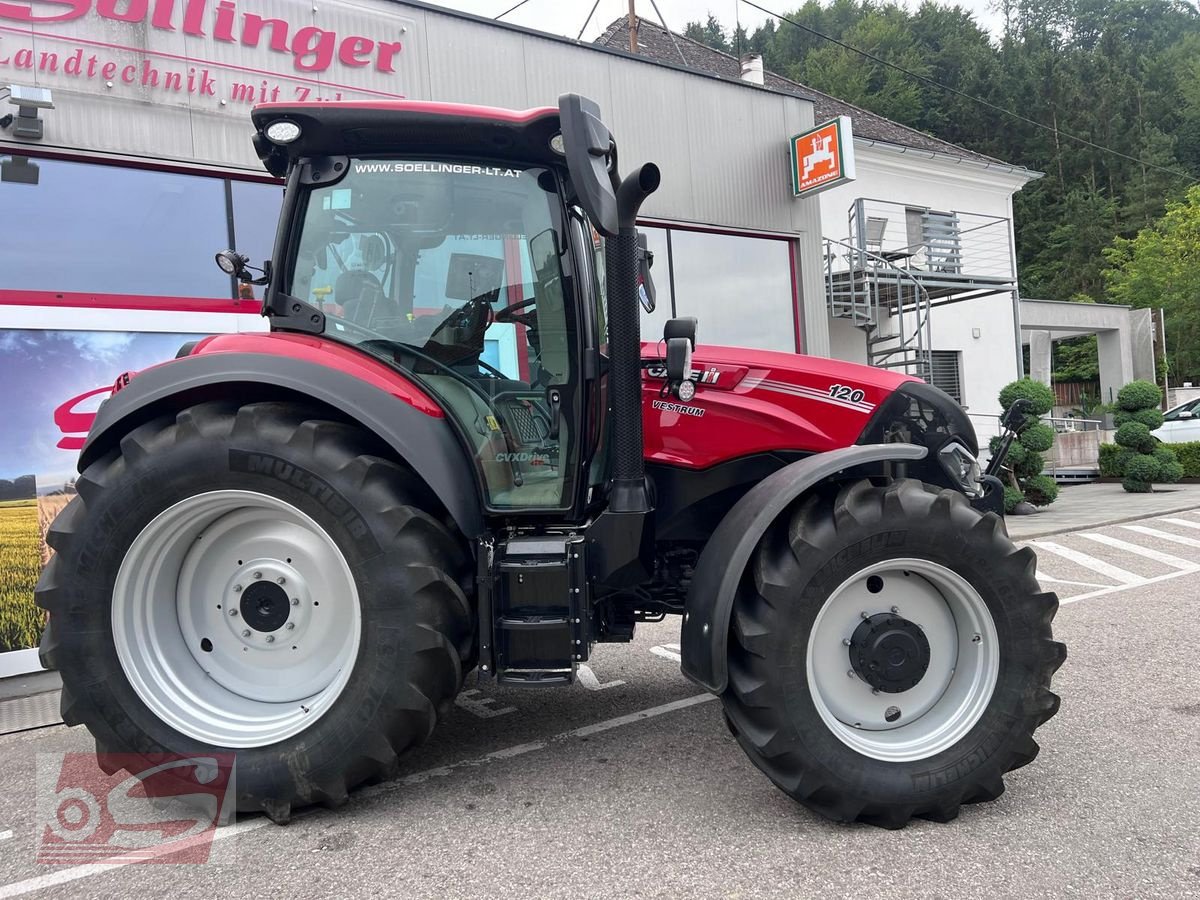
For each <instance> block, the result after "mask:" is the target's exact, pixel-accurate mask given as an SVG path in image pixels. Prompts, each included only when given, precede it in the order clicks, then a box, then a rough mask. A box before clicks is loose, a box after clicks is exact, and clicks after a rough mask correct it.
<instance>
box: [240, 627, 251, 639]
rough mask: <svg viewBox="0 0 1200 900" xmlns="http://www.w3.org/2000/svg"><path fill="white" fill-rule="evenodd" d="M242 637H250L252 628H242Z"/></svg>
mask: <svg viewBox="0 0 1200 900" xmlns="http://www.w3.org/2000/svg"><path fill="white" fill-rule="evenodd" d="M242 637H250V629H249V628H243V629H242Z"/></svg>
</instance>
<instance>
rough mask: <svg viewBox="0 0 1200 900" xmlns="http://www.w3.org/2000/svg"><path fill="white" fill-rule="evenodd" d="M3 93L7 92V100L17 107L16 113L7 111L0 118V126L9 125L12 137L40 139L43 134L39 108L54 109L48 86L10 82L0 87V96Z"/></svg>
mask: <svg viewBox="0 0 1200 900" xmlns="http://www.w3.org/2000/svg"><path fill="white" fill-rule="evenodd" d="M3 94H7V96H8V102H9V103H11V104H12V105H13V106H15V107H16V108H17V114H16V115H15V116H14V115H13V114H12V113H9V114H8V115H7V116H4V117H2V118H0V128H8V127H9V126H11V127H12V134H13V137H17V138H24V139H25V140H29V141H40V140H41V139H42V136H43V135H44V134H45V123H44V122H42V120H41V110H43V109H54V97H53V95H52V94H51V93H50V90H49V88H39V87H28V86H26V85H23V84H11V85H8V86H7V87H0V96H2V95H3Z"/></svg>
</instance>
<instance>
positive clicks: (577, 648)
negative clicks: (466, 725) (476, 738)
mask: <svg viewBox="0 0 1200 900" xmlns="http://www.w3.org/2000/svg"><path fill="white" fill-rule="evenodd" d="M491 584H492V588H493V589H492V591H491V592H490V593H491V604H490V605H491V607H492V609H491V616H490V625H491V628H490V631H491V637H492V642H491V647H490V649H491V657H492V660H493V662H492V665H493V667H494V672H495V675H496V679H497V681H498V682H499V683H500V684H514V685H526V686H550V685H562V684H570V683H571V682H573V681H574V680H575V671H576V669H577V668H578V666H579V663H581V662H583V661H585V660H586V659H587V657H588V644H589V640H588V629H589V625H590V613H589V611H588V609H587V601H588V587H587V565H586V558H585V542H584V539H583V538H582V537H577V536H570V535H537V536H520V537H513V538H509V539H508V540H503V541H500V542H499V543H498V544H497V545H496V552H495V557H494V560H493V563H492V581H491ZM482 612H484V611H483V610H481V613H482ZM482 624H483V623H482V622H481V625H482ZM481 633H482V637H483V638H484V641H483V642H484V643H486V637H487V634H486V631H485V630H481ZM481 662H482V660H481Z"/></svg>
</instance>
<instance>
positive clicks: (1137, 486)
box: [1121, 478, 1153, 494]
mask: <svg viewBox="0 0 1200 900" xmlns="http://www.w3.org/2000/svg"><path fill="white" fill-rule="evenodd" d="M1121 487H1123V488H1125V490H1127V491H1129V493H1131V494H1148V493H1150V491H1152V490H1153V488H1152V487H1151V486H1150V482H1148V481H1135V480H1134V479H1132V478H1126V479H1125V480H1124V481H1122V482H1121Z"/></svg>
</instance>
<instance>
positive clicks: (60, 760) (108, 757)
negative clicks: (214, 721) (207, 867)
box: [37, 753, 235, 866]
mask: <svg viewBox="0 0 1200 900" xmlns="http://www.w3.org/2000/svg"><path fill="white" fill-rule="evenodd" d="M98 762H103V764H104V765H105V767H106V768H115V770H116V772H117V774H115V775H105V774H104V773H103V772H102V771H100V769H99V768H98V765H97V763H98ZM233 763H234V757H233V754H232V753H214V754H211V755H205V756H197V757H188V756H172V755H169V754H163V755H161V756H158V757H156V758H155V759H154V760H148V759H147V758H146V757H145V756H141V755H138V754H122V753H108V754H103V755H102V758H101V757H98V756H97V755H96V754H94V753H66V754H63V755H61V756H59V755H56V754H41V755H39V756H38V784H39V788H40V789H39V791H38V828H39V831H40V834H39V843H38V853H37V861H38V862H39V863H42V864H44V865H72V866H74V865H79V864H83V863H113V864H122V865H124V864H128V863H204V862H208V858H209V852H210V850H211V847H212V839H213V833H214V831H215V829H216V827H217V825H218V824H221V823H222V822H223V821H224V819H223V817H225V818H230V817H231V815H232V811H233V809H234V803H233V797H234V796H235V795H234V789H233ZM126 770H128V771H126ZM130 771H132V772H135V773H137V774H135V775H130V774H129V772H130ZM227 804H228V805H227Z"/></svg>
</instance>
